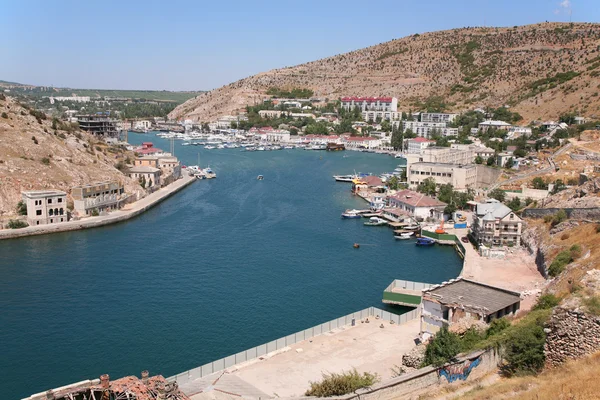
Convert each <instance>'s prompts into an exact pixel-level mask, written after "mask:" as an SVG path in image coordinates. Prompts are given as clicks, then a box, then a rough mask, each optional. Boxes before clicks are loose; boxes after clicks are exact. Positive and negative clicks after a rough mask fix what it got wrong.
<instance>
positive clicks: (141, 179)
mask: <svg viewBox="0 0 600 400" xmlns="http://www.w3.org/2000/svg"><path fill="white" fill-rule="evenodd" d="M138 182H140V186H141V187H143V188H144V189H146V177H145V176H142V177H141V178H140V179H139V180H138Z"/></svg>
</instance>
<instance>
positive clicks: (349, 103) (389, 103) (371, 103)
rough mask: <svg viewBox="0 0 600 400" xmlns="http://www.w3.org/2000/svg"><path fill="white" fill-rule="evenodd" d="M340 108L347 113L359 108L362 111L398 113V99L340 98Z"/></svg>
mask: <svg viewBox="0 0 600 400" xmlns="http://www.w3.org/2000/svg"><path fill="white" fill-rule="evenodd" d="M341 103H342V104H341V105H342V108H343V109H345V110H347V111H349V110H352V109H354V108H359V109H360V111H361V112H363V111H391V112H396V111H398V99H397V98H395V97H342V98H341Z"/></svg>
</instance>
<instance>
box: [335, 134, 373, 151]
mask: <svg viewBox="0 0 600 400" xmlns="http://www.w3.org/2000/svg"><path fill="white" fill-rule="evenodd" d="M342 143H343V144H344V145H345V146H346V148H347V149H376V148H378V147H380V146H381V139H378V138H374V137H365V136H343V137H342Z"/></svg>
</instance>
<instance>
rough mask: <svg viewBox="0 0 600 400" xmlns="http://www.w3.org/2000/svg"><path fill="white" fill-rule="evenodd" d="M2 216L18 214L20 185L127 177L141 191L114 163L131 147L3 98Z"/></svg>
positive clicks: (62, 186) (65, 185)
mask: <svg viewBox="0 0 600 400" xmlns="http://www.w3.org/2000/svg"><path fill="white" fill-rule="evenodd" d="M0 113H2V114H1V116H0V219H2V218H8V217H10V216H14V215H15V214H16V206H17V203H18V202H19V201H20V200H21V191H24V190H40V189H59V190H64V191H66V192H67V193H68V192H69V191H70V189H71V187H73V186H76V185H81V184H84V183H91V182H98V181H104V180H117V181H121V182H123V184H124V185H125V190H126V191H127V192H129V193H132V194H134V195H138V196H142V195H143V191H142V188H141V187H140V185H139V184H138V183H137V182H136V181H134V180H132V179H130V178H128V177H126V176H125V175H124V174H123V173H122V172H121V171H119V170H118V169H116V168H115V165H116V164H117V163H118V162H119V161H125V160H126V159H127V158H128V157H132V154H131V153H128V152H126V151H123V150H122V149H119V148H116V147H114V146H112V147H111V146H107V145H105V144H104V143H99V142H97V141H96V140H95V139H94V138H93V137H92V136H90V135H88V134H87V133H86V132H83V131H79V130H75V131H72V132H69V131H67V130H61V129H53V128H52V121H50V120H44V119H41V118H40V119H39V121H38V118H36V117H35V116H33V115H31V114H30V112H29V110H28V109H26V108H24V107H22V106H21V105H19V104H18V103H17V102H16V101H15V100H14V99H12V98H5V99H4V100H2V99H0Z"/></svg>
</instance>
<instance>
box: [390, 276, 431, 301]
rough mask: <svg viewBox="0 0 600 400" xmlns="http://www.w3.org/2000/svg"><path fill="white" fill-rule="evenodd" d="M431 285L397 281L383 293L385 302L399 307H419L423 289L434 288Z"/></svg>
mask: <svg viewBox="0 0 600 400" xmlns="http://www.w3.org/2000/svg"><path fill="white" fill-rule="evenodd" d="M432 286H433V284H431V283H423V282H413V281H404V280H401V279H395V280H394V281H393V282H392V283H390V285H389V286H388V287H387V288H385V290H384V291H383V302H384V303H385V304H395V305H399V306H407V307H417V306H418V305H419V304H421V293H422V291H423V289H429V288H430V287H432Z"/></svg>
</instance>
